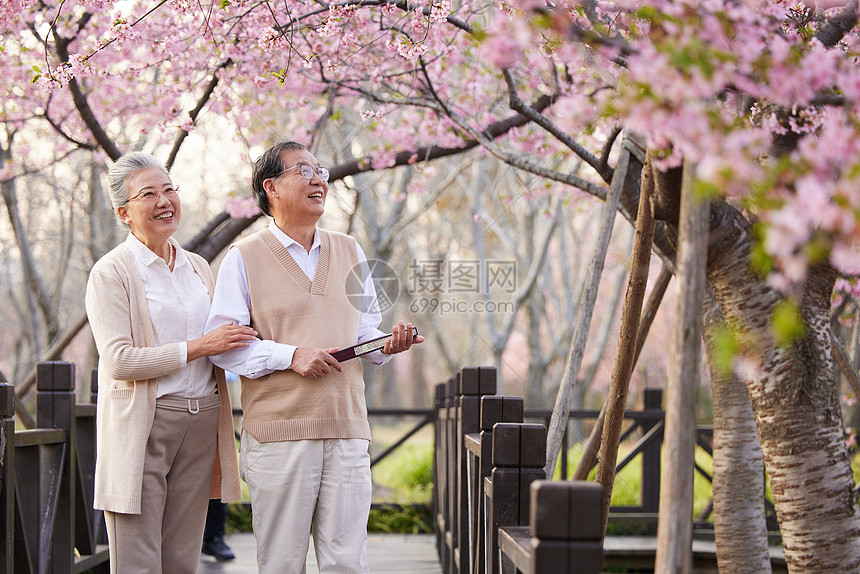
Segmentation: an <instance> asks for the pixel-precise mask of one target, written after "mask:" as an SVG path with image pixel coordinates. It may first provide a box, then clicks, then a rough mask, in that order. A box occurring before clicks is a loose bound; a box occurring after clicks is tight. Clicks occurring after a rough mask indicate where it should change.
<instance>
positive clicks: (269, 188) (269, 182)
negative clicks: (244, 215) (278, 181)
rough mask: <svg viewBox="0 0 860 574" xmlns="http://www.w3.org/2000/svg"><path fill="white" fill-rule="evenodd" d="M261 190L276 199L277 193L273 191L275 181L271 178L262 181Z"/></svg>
mask: <svg viewBox="0 0 860 574" xmlns="http://www.w3.org/2000/svg"><path fill="white" fill-rule="evenodd" d="M263 190H264V191H265V192H266V193H267V194H268V195H271V196H272V197H278V192H277V191H276V190H275V180H274V179H273V178H269V179H264V180H263Z"/></svg>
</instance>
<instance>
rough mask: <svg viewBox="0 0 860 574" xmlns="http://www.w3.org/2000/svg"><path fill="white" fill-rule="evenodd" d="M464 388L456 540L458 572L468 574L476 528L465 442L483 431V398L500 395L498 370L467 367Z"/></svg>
mask: <svg viewBox="0 0 860 574" xmlns="http://www.w3.org/2000/svg"><path fill="white" fill-rule="evenodd" d="M459 382H460V388H459V394H458V397H457V401H458V405H457V415H458V416H457V421H458V423H457V437H456V438H457V441H456V444H457V450H456V453H455V460H456V461H457V462H456V463H455V464H457V468H458V470H457V483H456V487H457V499H458V503H457V508H458V512H459V520H458V524H457V538H456V539H455V540H456V552H455V556H456V560H455V564H456V566H457V569H456V572H458V573H459V574H468V573H469V572H470V569H471V564H472V563H473V561H474V554H475V549H474V547H473V546H472V544H471V540H473V538H472V537H471V533H472V531H473V527H471V525H470V515H469V512H468V509H469V507H470V502H471V500H470V496H469V460H468V453H467V449H466V445H465V444H464V440H465V437H466V435H468V434H477V433H478V432H479V431H480V430H481V396H482V395H494V394H496V369H495V367H464V368H463V369H462V370H461V371H460V378H459Z"/></svg>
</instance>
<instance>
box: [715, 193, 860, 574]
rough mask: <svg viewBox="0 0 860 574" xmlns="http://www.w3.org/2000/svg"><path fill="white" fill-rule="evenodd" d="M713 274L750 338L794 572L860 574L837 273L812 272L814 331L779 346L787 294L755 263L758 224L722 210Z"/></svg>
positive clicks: (762, 431) (728, 313) (808, 322)
mask: <svg viewBox="0 0 860 574" xmlns="http://www.w3.org/2000/svg"><path fill="white" fill-rule="evenodd" d="M711 229H712V236H713V234H714V232H716V234H717V235H716V237H715V239H714V241H712V242H711V245H710V259H709V265H708V278H709V280H710V282H711V286H712V287H713V289H714V294H715V296H716V298H717V300H718V301H719V304H720V307H721V308H722V309H723V313H724V315H725V318H726V321H727V323H728V324H729V326H730V327H731V328H733V329H735V330H736V331H737V332H738V333H739V334H741V336H743V337H744V339H745V340H747V341H749V342H750V343H749V345H748V349H747V351H746V356H745V357H744V359H745V360H746V361H747V362H748V363H750V364H752V365H755V366H756V367H757V372H756V373H755V375H754V376H753V377H751V379H750V380H749V382H748V386H749V392H750V399H751V401H752V406H753V412H754V413H755V421H756V428H757V431H758V435H759V439H760V441H761V446H762V451H763V454H764V460H765V465H766V467H767V471H768V475H769V477H770V481H771V488H772V490H773V496H774V505H775V507H776V513H777V518H778V520H779V525H780V530H781V532H782V539H783V547H784V551H785V557H786V562H787V563H788V565H789V569H790V570H791V571H792V572H804V573H817V572H821V573H825V572H827V573H832V572H840V573H842V572H845V573H847V572H860V538H858V535H860V511H858V506H857V500H856V495H855V493H854V480H853V477H852V473H851V466H850V461H849V458H848V451H847V448H846V446H845V442H844V435H843V429H842V416H841V410H840V404H839V395H838V389H837V386H836V384H835V381H834V377H833V357H832V349H831V339H830V294H831V291H832V288H833V283H834V280H835V273H834V271H833V270H832V269H831V268H829V267H823V266H819V267H815V268H812V269H810V272H809V278H808V279H807V282H806V285H805V286H804V288H803V291H802V293H801V294H800V297H799V309H800V313H801V316H802V318H803V321H804V324H805V328H806V332H805V334H804V335H803V336H802V337H801V338H800V339H798V340H796V341H793V342H791V343H788V344H783V345H782V346H780V345H778V344H777V343H776V342H775V341H774V339H773V336H772V334H771V325H770V317H771V316H772V315H773V311H774V309H775V307H776V305H777V304H778V303H779V302H780V301H782V296H781V295H779V294H778V293H776V292H774V291H773V290H772V289H771V288H770V287H769V286H768V285H767V284H766V283H765V282H764V281H763V280H762V279H761V278H760V277H759V276H757V275H755V274H754V273H753V272H752V271H751V270H750V266H749V253H750V234H749V224H748V223H747V221H746V220H745V219H744V218H743V216H741V214H740V213H738V212H737V211H736V210H734V209H733V208H731V207H730V206H728V205H726V204H719V206H718V207H717V208H716V209H714V210H712V224H711Z"/></svg>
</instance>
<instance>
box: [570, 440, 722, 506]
mask: <svg viewBox="0 0 860 574" xmlns="http://www.w3.org/2000/svg"><path fill="white" fill-rule="evenodd" d="M632 445H633V443H632V442H628V443H624V444H622V445H621V446H620V447H619V450H618V460H619V461H620V460H622V459H623V458H624V457H625V456H626V453H627V452H628V451H629V449H630V447H631V446H632ZM583 450H584V447H583V445H582V443H578V444H576V445H575V446H574V447H573V448H571V449H570V451H569V452H568V457H567V465H568V467H567V468H568V475H570V474H573V472H574V470H575V469H576V467H577V465H578V464H579V460H580V459H581V458H582V454H583ZM696 464H698V465H699V467H700V468H701V469H703V470H704V471H705V472H707V473H709V474H710V475H711V476H713V459H712V458H711V457H710V455H708V453H706V452H705V451H704V450H702V449H701V448H699V447H697V448H696ZM596 474H597V469H596V468H594V469H592V470H591V472H590V473H589V474H588V480H589V481H592V482H593V481H594V480H595V476H596ZM560 478H561V474H560V470H559V465H556V472H555V475H554V480H560ZM641 486H642V457H641V456H637V457H635V458H634V459H633V460H632V461H630V463H629V464H628V465H627V466H625V467H624V468H623V469H621V472H619V473H618V475H617V476H616V477H615V484H614V485H613V487H612V503H611V505H612V506H638V505H640V504H641V503H642V502H641V498H640V493H641ZM712 496H713V486H712V485H711V483H710V481H708V480H707V479H706V478H705V477H703V476H702V475H701V474H699V473H698V472H695V475H694V477H693V515H694V516H698V515H699V513H701V512H702V511H703V510H704V509H705V508H706V507H707V505H708V503H709V502H710V500H711V497H712Z"/></svg>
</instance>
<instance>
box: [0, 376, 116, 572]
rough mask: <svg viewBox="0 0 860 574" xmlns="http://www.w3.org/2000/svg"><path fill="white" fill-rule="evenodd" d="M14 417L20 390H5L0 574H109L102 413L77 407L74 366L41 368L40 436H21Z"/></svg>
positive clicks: (0, 410) (36, 432)
mask: <svg viewBox="0 0 860 574" xmlns="http://www.w3.org/2000/svg"><path fill="white" fill-rule="evenodd" d="M94 389H97V383H96V382H95V381H94ZM14 415H15V390H14V387H12V386H11V385H7V384H6V383H0V536H2V547H3V552H2V562H0V574H13V573H15V574H25V573H26V574H31V573H32V574H36V573H39V574H41V573H47V572H51V573H58V574H66V573H72V572H75V573H77V572H86V571H88V570H92V571H94V572H96V573H100V572H107V571H108V550H107V545H106V543H105V542H106V538H105V531H104V518H103V515H102V513H101V512H98V511H95V510H93V483H94V476H95V459H96V451H95V444H96V442H95V437H96V428H95V417H96V405H95V403H94V402H93V403H86V404H77V403H76V400H75V366H74V365H73V364H71V363H66V362H49V363H39V365H38V367H37V378H36V426H37V428H35V429H29V430H18V431H16V430H15V421H14V420H13V417H14Z"/></svg>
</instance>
